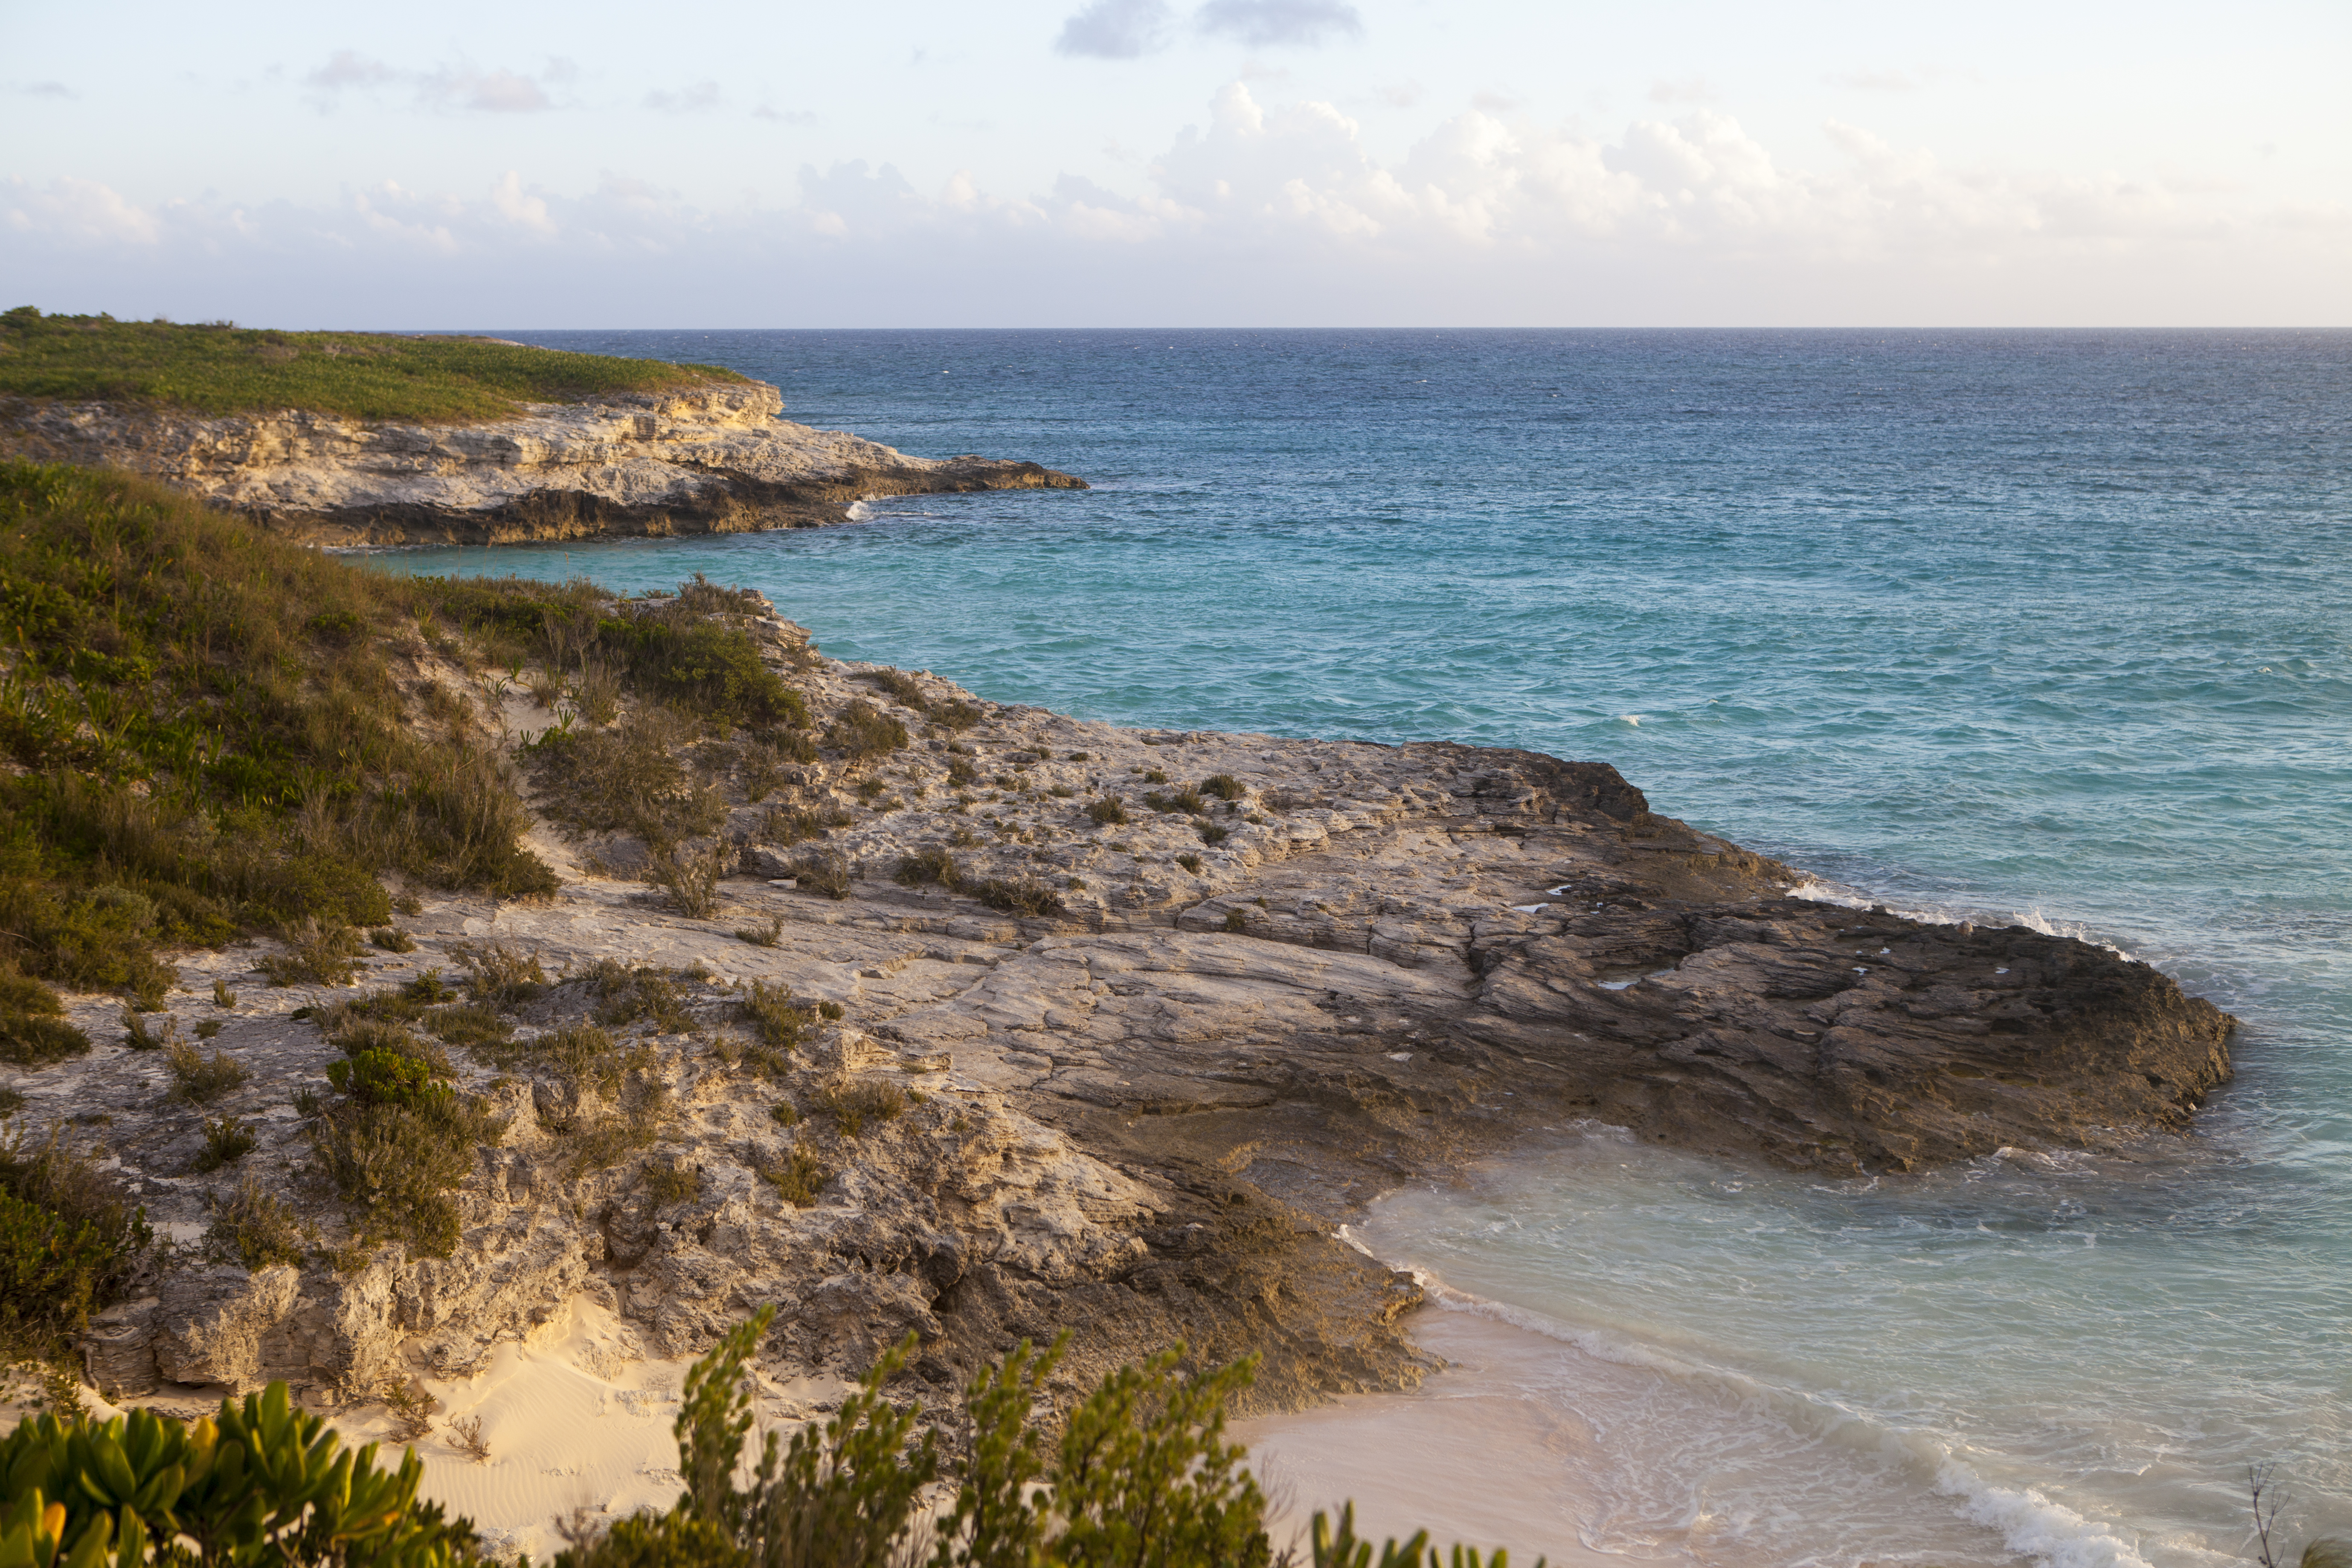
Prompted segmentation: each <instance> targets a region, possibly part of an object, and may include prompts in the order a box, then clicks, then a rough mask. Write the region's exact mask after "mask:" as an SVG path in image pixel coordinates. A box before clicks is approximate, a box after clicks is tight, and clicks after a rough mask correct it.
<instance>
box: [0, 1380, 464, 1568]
mask: <svg viewBox="0 0 2352 1568" xmlns="http://www.w3.org/2000/svg"><path fill="white" fill-rule="evenodd" d="M340 1445H341V1436H340V1435H339V1434H338V1433H336V1432H335V1431H334V1430H333V1428H331V1427H330V1426H328V1425H327V1424H326V1422H325V1420H324V1419H323V1418H321V1417H320V1416H317V1415H310V1414H309V1413H308V1412H305V1411H303V1410H300V1409H298V1408H296V1407H295V1405H294V1404H293V1402H292V1400H291V1399H289V1397H288V1394H287V1390H286V1385H285V1384H282V1383H273V1384H270V1385H269V1386H268V1389H266V1390H265V1391H263V1392H262V1393H259V1394H247V1395H246V1396H245V1398H244V1399H243V1400H236V1399H224V1400H222V1401H221V1405H220V1411H219V1413H218V1415H216V1416H213V1417H208V1418H205V1419H203V1420H199V1421H196V1422H194V1423H191V1424H188V1425H183V1424H181V1423H180V1422H178V1421H176V1420H173V1418H171V1417H170V1416H165V1415H156V1414H155V1413H154V1412H153V1411H152V1410H143V1409H142V1410H132V1411H131V1412H129V1413H128V1414H127V1415H118V1416H115V1417H114V1418H113V1419H112V1420H110V1421H105V1422H90V1421H82V1420H78V1419H73V1418H65V1419H60V1418H59V1417H58V1416H57V1415H36V1416H27V1417H26V1419H24V1420H23V1421H21V1422H19V1423H18V1424H17V1426H16V1430H15V1431H13V1432H11V1433H10V1434H9V1435H8V1436H6V1437H5V1438H0V1476H5V1477H6V1478H7V1491H6V1498H5V1502H4V1503H0V1552H5V1553H15V1555H10V1556H5V1557H0V1562H5V1563H9V1564H10V1565H11V1568H15V1565H16V1564H19V1563H21V1564H25V1565H27V1568H30V1565H32V1564H47V1563H52V1562H54V1563H57V1564H58V1568H100V1564H116V1563H121V1564H129V1563H219V1564H227V1563H289V1564H292V1563H304V1564H321V1565H323V1564H329V1563H334V1564H346V1565H348V1568H362V1564H364V1565H366V1568H457V1565H458V1564H466V1563H479V1562H484V1561H486V1560H487V1559H486V1558H485V1557H484V1556H483V1554H482V1552H481V1547H480V1542H479V1541H478V1538H477V1537H476V1535H475V1533H474V1529H473V1526H472V1525H471V1524H469V1523H468V1522H467V1521H465V1520H463V1519H458V1520H449V1519H447V1518H446V1517H445V1516H444V1514H443V1513H442V1510H441V1505H440V1504H439V1503H436V1502H425V1501H423V1500H419V1499H418V1497H417V1495H416V1489H417V1483H418V1482H419V1481H420V1480H422V1479H424V1473H425V1471H424V1467H423V1466H422V1465H420V1464H419V1463H418V1462H417V1458H416V1456H415V1453H413V1452H411V1453H408V1454H406V1455H404V1456H403V1457H402V1459H401V1464H400V1468H399V1469H397V1470H396V1471H391V1472H387V1471H385V1470H383V1469H381V1468H378V1467H377V1464H376V1446H375V1445H374V1444H373V1443H370V1444H368V1445H367V1446H366V1447H362V1448H360V1449H357V1450H356V1451H346V1452H342V1453H338V1452H337V1448H338V1447H340ZM52 1510H54V1511H52ZM183 1540H184V1541H187V1542H195V1543H198V1549H197V1551H195V1552H184V1551H182V1550H179V1549H177V1548H175V1547H173V1545H172V1544H171V1543H172V1542H175V1541H183ZM110 1546H111V1547H112V1548H114V1550H113V1551H112V1552H109V1551H108V1548H109V1547H110Z"/></svg>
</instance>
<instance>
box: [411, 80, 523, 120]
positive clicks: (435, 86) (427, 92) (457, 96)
mask: <svg viewBox="0 0 2352 1568" xmlns="http://www.w3.org/2000/svg"><path fill="white" fill-rule="evenodd" d="M417 93H418V96H419V97H421V98H423V99H424V100H425V101H426V102H428V103H433V104H437V105H439V106H440V107H442V108H445V109H470V110H480V111H482V112H484V113H488V114H537V113H539V112H540V111H541V110H547V109H552V108H554V107H555V105H554V104H553V103H552V102H551V101H550V100H549V99H548V96H547V92H546V90H545V89H543V88H541V86H540V85H539V83H537V82H536V81H533V80H532V79H530V78H529V77H527V76H522V75H520V74H518V73H516V72H514V71H510V70H494V71H475V70H438V71H435V72H434V73H433V74H432V75H430V76H428V77H425V78H423V79H420V80H419V81H418V83H417Z"/></svg>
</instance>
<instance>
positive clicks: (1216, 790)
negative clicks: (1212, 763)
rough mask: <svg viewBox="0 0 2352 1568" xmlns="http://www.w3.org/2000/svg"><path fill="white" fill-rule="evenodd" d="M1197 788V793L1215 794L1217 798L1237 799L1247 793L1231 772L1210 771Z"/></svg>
mask: <svg viewBox="0 0 2352 1568" xmlns="http://www.w3.org/2000/svg"><path fill="white" fill-rule="evenodd" d="M1197 788H1198V793H1200V794H1202V795H1215V796H1216V797H1217V798H1218V799H1219V800H1239V799H1241V798H1242V796H1244V795H1247V794H1248V793H1249V791H1247V790H1246V789H1244V788H1243V787H1242V781H1241V780H1239V779H1237V778H1235V777H1234V775H1233V774H1231V773H1211V774H1210V775H1209V776H1208V777H1207V778H1204V779H1202V781H1201V782H1200V784H1199V785H1198V786H1197Z"/></svg>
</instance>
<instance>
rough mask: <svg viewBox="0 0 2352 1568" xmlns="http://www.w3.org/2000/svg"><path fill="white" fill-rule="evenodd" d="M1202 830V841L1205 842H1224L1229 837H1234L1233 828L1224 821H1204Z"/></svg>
mask: <svg viewBox="0 0 2352 1568" xmlns="http://www.w3.org/2000/svg"><path fill="white" fill-rule="evenodd" d="M1200 831H1201V842H1202V843H1203V844H1223V842H1224V841H1225V840H1226V839H1227V838H1229V837H1233V835H1232V832H1231V830H1230V829H1228V828H1226V827H1225V826H1224V825H1223V824H1222V823H1216V822H1204V823H1202V824H1201V828H1200Z"/></svg>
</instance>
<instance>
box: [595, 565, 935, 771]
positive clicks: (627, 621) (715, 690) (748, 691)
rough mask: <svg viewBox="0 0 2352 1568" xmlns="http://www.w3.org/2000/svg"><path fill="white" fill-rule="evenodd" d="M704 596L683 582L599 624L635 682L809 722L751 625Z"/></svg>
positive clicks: (763, 716) (725, 712)
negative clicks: (663, 597)
mask: <svg viewBox="0 0 2352 1568" xmlns="http://www.w3.org/2000/svg"><path fill="white" fill-rule="evenodd" d="M696 581H697V582H698V583H700V582H702V579H700V578H697V580H696ZM704 586H706V587H708V586H710V585H709V584H704ZM704 598H705V596H691V597H690V596H689V595H688V592H687V590H686V589H685V588H684V587H682V588H681V592H680V595H679V597H678V599H677V600H676V601H674V602H672V603H669V604H656V605H651V606H649V607H646V608H643V609H639V610H636V611H635V613H632V614H626V615H622V616H611V617H607V618H606V619H605V620H604V622H603V623H602V625H601V626H600V627H599V630H600V632H601V633H602V641H603V644H604V647H607V648H609V649H611V650H613V651H614V652H615V653H616V654H617V655H619V657H620V658H622V660H623V661H624V663H625V665H626V667H627V669H628V673H629V679H630V680H631V682H632V683H633V684H635V685H637V686H639V687H641V688H643V689H645V690H646V691H648V692H650V693H651V694H653V695H654V696H656V697H658V698H661V699H663V700H667V701H671V702H676V703H678V704H681V705H683V706H684V707H686V708H688V709H690V710H692V711H694V712H696V713H698V714H700V715H703V716H704V717H706V718H709V719H715V720H719V721H723V722H726V723H730V724H739V725H749V726H754V727H761V728H764V727H766V726H769V725H773V724H782V725H786V726H789V727H791V728H793V729H806V728H807V727H808V723H809V710H808V700H807V699H806V698H804V697H803V696H802V695H801V694H800V693H799V692H798V691H795V690H794V689H792V688H791V687H789V686H787V685H785V684H784V683H783V681H782V679H779V678H778V677H777V676H776V674H775V673H774V672H773V671H772V670H771V669H769V668H768V667H767V666H766V665H764V664H762V663H761V661H760V649H759V646H758V645H757V644H756V643H754V642H753V641H752V640H751V633H750V632H748V631H746V630H745V629H744V628H743V627H741V626H736V625H731V624H729V623H728V622H726V621H724V620H713V619H709V618H707V617H708V616H709V615H710V614H711V613H712V610H713V609H714V608H716V606H712V605H706V604H705V603H704ZM719 613H720V614H724V612H723V611H720V612H719ZM901 743H902V744H903V743H904V742H901Z"/></svg>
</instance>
